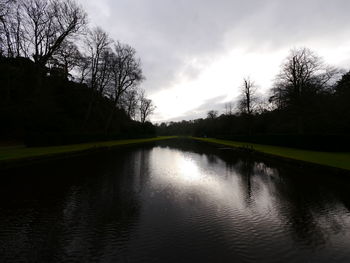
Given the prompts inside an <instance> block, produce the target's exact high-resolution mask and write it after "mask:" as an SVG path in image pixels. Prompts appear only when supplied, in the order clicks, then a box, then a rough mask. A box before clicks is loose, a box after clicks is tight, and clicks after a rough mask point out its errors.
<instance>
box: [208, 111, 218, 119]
mask: <svg viewBox="0 0 350 263" xmlns="http://www.w3.org/2000/svg"><path fill="white" fill-rule="evenodd" d="M218 115H219V113H218V111H216V110H210V111H208V112H207V118H208V119H211V120H213V119H215V118H217V117H218Z"/></svg>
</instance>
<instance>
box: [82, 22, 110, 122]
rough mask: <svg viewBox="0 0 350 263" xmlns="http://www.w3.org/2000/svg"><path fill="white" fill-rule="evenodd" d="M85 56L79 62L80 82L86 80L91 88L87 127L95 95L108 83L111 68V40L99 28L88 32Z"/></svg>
mask: <svg viewBox="0 0 350 263" xmlns="http://www.w3.org/2000/svg"><path fill="white" fill-rule="evenodd" d="M85 43H86V46H87V55H86V57H85V58H84V59H83V60H82V61H81V64H80V75H81V82H83V81H84V79H86V78H88V79H87V81H88V86H89V87H90V88H91V98H90V102H89V105H88V107H87V111H86V114H85V120H84V126H86V125H87V123H88V121H89V119H90V116H91V113H92V109H93V107H94V103H95V100H96V95H97V94H103V93H104V91H105V88H106V86H107V85H108V84H109V83H110V77H111V76H112V75H111V72H112V71H111V67H112V58H111V56H113V54H112V51H111V49H110V45H111V43H112V40H111V39H110V38H109V36H108V34H107V33H106V32H105V31H103V30H102V29H101V28H99V27H96V28H94V29H92V30H90V31H89V32H88V35H87V38H86V41H85Z"/></svg>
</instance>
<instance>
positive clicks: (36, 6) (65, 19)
mask: <svg viewBox="0 0 350 263" xmlns="http://www.w3.org/2000/svg"><path fill="white" fill-rule="evenodd" d="M23 10H24V11H23V12H24V14H23V17H24V18H23V19H24V23H25V28H24V30H25V34H26V38H27V39H28V41H29V43H30V51H31V52H32V54H33V55H32V56H33V59H34V61H35V63H37V64H38V65H40V66H42V67H43V66H45V65H46V63H47V62H48V61H49V59H51V58H52V56H53V55H54V53H55V52H56V51H57V50H59V48H60V47H61V45H62V43H63V42H64V41H65V40H68V39H70V38H72V37H74V36H76V35H77V34H78V33H80V32H81V30H82V29H83V28H84V27H85V25H86V23H87V21H86V13H85V12H84V11H83V10H82V9H81V8H80V7H79V6H78V5H77V4H76V3H75V2H73V1H71V0H67V1H63V0H49V1H46V0H25V1H24V4H23Z"/></svg>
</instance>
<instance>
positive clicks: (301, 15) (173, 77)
mask: <svg viewBox="0 0 350 263" xmlns="http://www.w3.org/2000/svg"><path fill="white" fill-rule="evenodd" d="M78 2H79V3H80V4H81V5H82V6H83V7H84V9H85V10H86V11H87V13H88V15H89V21H90V24H91V25H92V26H100V27H101V28H103V29H104V30H105V31H107V32H108V33H109V34H110V36H111V37H112V38H113V39H114V40H119V41H121V42H124V43H127V44H129V45H131V46H133V47H134V48H135V49H136V51H137V55H138V56H139V57H140V59H141V61H142V68H143V72H144V75H145V77H146V80H145V81H144V82H143V83H142V85H141V86H142V88H143V89H145V90H146V94H147V96H148V97H149V98H151V99H152V100H153V103H154V104H155V106H156V110H155V112H154V114H153V115H152V116H151V120H152V121H153V122H163V121H164V122H167V121H179V120H183V119H184V120H190V119H197V118H204V117H206V114H207V112H208V111H209V110H217V111H218V112H219V113H223V112H224V105H225V104H226V103H230V102H233V103H234V102H235V101H236V100H237V98H238V96H239V94H240V86H241V84H242V81H243V78H245V77H250V78H251V79H252V80H254V82H255V84H256V85H257V88H258V90H259V92H260V94H261V95H259V96H261V97H266V96H268V91H269V89H270V88H271V87H272V85H273V80H274V77H275V76H276V75H277V74H278V72H279V69H280V66H281V64H282V62H283V60H284V59H285V58H286V57H287V56H288V53H289V50H290V49H292V48H297V47H308V48H310V49H312V50H313V51H315V52H316V53H317V54H318V55H319V56H321V57H323V59H324V61H325V62H326V63H328V64H330V65H333V66H336V67H340V68H343V69H345V70H349V69H350V15H349V10H350V1H349V0H332V1H330V0H294V1H290V0H240V1H238V0H98V1H96V0H78Z"/></svg>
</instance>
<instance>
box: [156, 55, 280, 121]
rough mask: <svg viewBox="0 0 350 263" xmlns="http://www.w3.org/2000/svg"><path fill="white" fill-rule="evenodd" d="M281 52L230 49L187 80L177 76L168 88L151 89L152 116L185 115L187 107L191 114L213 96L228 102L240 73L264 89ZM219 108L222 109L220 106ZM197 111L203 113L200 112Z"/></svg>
mask: <svg viewBox="0 0 350 263" xmlns="http://www.w3.org/2000/svg"><path fill="white" fill-rule="evenodd" d="M283 54H285V50H282V51H276V52H274V53H253V52H251V53H248V52H246V51H244V50H239V49H236V50H232V51H231V52H229V53H228V54H227V55H225V56H221V57H220V58H217V60H214V61H213V62H212V63H211V64H208V65H206V66H203V70H202V71H201V72H200V74H199V75H198V77H197V78H195V79H193V80H188V79H186V78H181V77H180V78H178V82H177V83H174V84H173V86H171V87H169V89H166V90H163V91H160V92H158V93H155V94H154V95H153V96H152V97H151V98H152V99H153V100H154V102H155V104H156V105H157V108H158V111H157V113H156V115H155V116H154V119H155V120H167V119H173V118H176V117H179V116H180V119H181V118H183V119H188V118H187V116H186V115H187V114H188V113H189V112H191V110H192V111H193V113H194V114H195V113H196V110H195V109H196V108H197V107H199V106H201V104H202V103H203V101H206V100H209V99H210V98H213V97H222V100H221V101H219V103H222V104H224V103H227V102H232V101H234V100H235V99H236V97H237V96H239V87H240V85H241V84H242V79H243V77H247V76H250V77H251V78H252V79H253V80H254V81H255V82H256V84H257V85H258V86H259V88H260V90H261V91H262V92H263V91H266V90H267V89H268V88H269V87H270V85H271V82H272V80H273V78H274V76H275V74H276V72H278V69H279V65H280V63H281V57H283ZM208 109H210V108H208ZM219 110H220V112H222V111H223V110H224V109H223V108H222V109H219ZM198 113H199V114H201V115H202V116H203V112H198ZM204 114H205V113H204ZM188 117H189V118H191V117H192V116H190V115H189V116H188ZM203 117H205V115H204V116H203Z"/></svg>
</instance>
